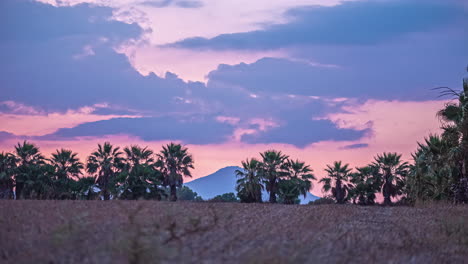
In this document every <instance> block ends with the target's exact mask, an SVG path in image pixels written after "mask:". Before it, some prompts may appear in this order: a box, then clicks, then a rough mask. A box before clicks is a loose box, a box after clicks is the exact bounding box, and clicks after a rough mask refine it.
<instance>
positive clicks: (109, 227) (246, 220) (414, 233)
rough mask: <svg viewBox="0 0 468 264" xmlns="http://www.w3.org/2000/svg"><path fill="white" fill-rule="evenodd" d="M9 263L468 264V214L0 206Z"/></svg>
mask: <svg viewBox="0 0 468 264" xmlns="http://www.w3.org/2000/svg"><path fill="white" fill-rule="evenodd" d="M0 214H1V217H0V227H1V228H0V250H1V252H0V262H1V263H377V262H379V263H463V262H465V263H467V262H468V221H467V218H468V206H451V205H426V206H419V207H414V208H413V207H390V208H385V207H379V206H374V207H359V206H352V205H344V206H339V205H316V206H300V205H289V206H288V205H269V204H231V203H229V204H227V203H224V204H223V203H189V202H185V203H184V202H177V203H169V202H153V201H108V202H103V201H0Z"/></svg>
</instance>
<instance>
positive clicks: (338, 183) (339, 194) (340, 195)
mask: <svg viewBox="0 0 468 264" xmlns="http://www.w3.org/2000/svg"><path fill="white" fill-rule="evenodd" d="M336 202H337V203H338V204H343V203H344V195H343V188H342V187H341V180H337V181H336Z"/></svg>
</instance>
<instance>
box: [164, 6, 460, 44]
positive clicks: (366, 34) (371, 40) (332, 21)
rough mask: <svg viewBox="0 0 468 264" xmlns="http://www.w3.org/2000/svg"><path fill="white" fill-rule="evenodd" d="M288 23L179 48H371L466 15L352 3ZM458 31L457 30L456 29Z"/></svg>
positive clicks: (302, 11) (314, 10)
mask: <svg viewBox="0 0 468 264" xmlns="http://www.w3.org/2000/svg"><path fill="white" fill-rule="evenodd" d="M286 14H287V17H289V18H290V19H289V21H291V22H289V23H286V24H277V25H270V26H268V27H266V28H264V29H259V30H255V31H250V32H242V33H231V34H221V35H219V36H216V37H213V38H202V37H194V38H188V39H185V40H182V41H179V42H176V43H174V44H171V45H172V46H174V47H181V48H205V49H221V50H222V49H251V50H258V49H260V50H262V49H278V48H284V47H287V46H296V45H311V44H312V45H371V44H378V43H382V42H386V41H390V40H392V39H395V38H399V37H401V36H404V35H406V34H408V33H414V32H426V31H431V30H434V29H436V28H439V27H443V26H447V25H451V24H453V23H455V22H457V21H460V20H462V19H463V18H465V19H464V20H463V21H466V15H467V12H466V10H464V9H462V8H460V6H459V5H457V4H454V3H453V2H442V1H425V2H422V1H372V2H371V1H357V2H347V3H343V4H341V5H338V6H333V7H303V8H294V9H291V10H289V11H288V12H287V13H286ZM459 26H461V25H459Z"/></svg>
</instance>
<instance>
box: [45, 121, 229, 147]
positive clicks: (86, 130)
mask: <svg viewBox="0 0 468 264" xmlns="http://www.w3.org/2000/svg"><path fill="white" fill-rule="evenodd" d="M233 131H234V128H233V126H231V125H229V124H227V123H220V122H217V121H216V120H215V119H214V118H213V117H209V116H208V117H207V116H188V117H173V116H166V117H158V118H156V117H150V118H114V119H111V120H103V121H97V122H90V123H85V124H81V125H79V126H76V127H74V128H62V129H60V130H59V131H57V132H55V133H53V134H50V135H46V136H42V137H37V138H38V139H47V140H61V139H70V138H74V137H82V136H97V137H99V136H105V135H116V134H126V135H134V136H138V137H140V138H141V139H143V140H148V141H152V140H182V141H183V142H184V143H187V144H209V143H221V142H224V141H226V140H227V136H229V135H231V134H232V132H233Z"/></svg>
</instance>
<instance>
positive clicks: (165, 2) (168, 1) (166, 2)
mask: <svg viewBox="0 0 468 264" xmlns="http://www.w3.org/2000/svg"><path fill="white" fill-rule="evenodd" d="M141 4H142V5H146V6H151V7H158V8H161V7H168V6H171V5H174V6H177V7H181V8H200V7H202V6H203V2H201V1H184V0H178V1H175V0H162V1H154V0H153V1H145V2H142V3H141Z"/></svg>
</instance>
